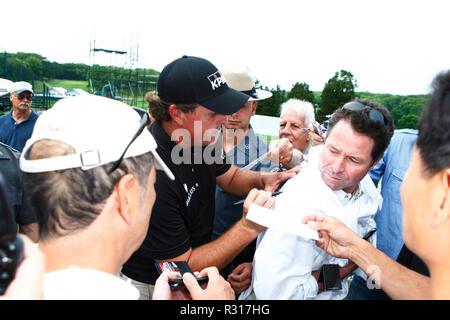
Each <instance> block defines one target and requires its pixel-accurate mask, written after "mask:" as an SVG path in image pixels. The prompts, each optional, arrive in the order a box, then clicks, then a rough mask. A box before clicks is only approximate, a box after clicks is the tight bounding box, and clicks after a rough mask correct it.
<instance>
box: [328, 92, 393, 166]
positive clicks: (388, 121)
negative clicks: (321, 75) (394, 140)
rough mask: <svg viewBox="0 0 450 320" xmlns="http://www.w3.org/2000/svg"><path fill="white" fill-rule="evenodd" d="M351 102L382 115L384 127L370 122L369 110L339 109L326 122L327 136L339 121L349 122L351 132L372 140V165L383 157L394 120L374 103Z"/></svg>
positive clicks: (358, 100) (375, 122) (360, 100)
mask: <svg viewBox="0 0 450 320" xmlns="http://www.w3.org/2000/svg"><path fill="white" fill-rule="evenodd" d="M353 101H357V102H359V103H361V104H363V105H365V106H368V107H370V108H372V109H375V110H377V111H379V112H380V113H381V114H382V115H383V118H384V125H383V124H382V123H380V122H379V121H376V120H372V119H371V118H370V115H369V112H370V108H366V109H362V110H358V111H352V110H348V109H343V108H339V109H337V110H336V111H335V112H334V113H333V115H332V116H331V119H330V120H329V122H328V135H329V134H330V133H331V131H332V130H333V128H334V126H335V125H336V124H337V123H338V122H339V121H340V120H343V119H344V120H347V121H349V122H350V124H351V126H352V128H353V130H355V131H356V132H359V133H361V134H364V135H366V136H369V137H370V138H372V139H373V141H374V145H373V149H372V153H371V155H372V163H374V162H375V161H377V160H378V159H380V158H381V157H383V154H384V151H385V150H386V148H387V147H388V145H389V142H390V140H391V137H392V135H393V133H394V120H393V118H392V116H391V114H390V112H389V110H388V109H386V108H385V107H383V106H382V105H380V104H378V103H376V102H374V101H371V100H366V99H358V98H357V99H354V100H353Z"/></svg>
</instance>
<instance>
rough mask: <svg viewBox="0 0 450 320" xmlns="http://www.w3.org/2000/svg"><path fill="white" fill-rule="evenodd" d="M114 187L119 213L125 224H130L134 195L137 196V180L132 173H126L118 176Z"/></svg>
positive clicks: (134, 206) (134, 204)
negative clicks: (118, 178) (120, 176)
mask: <svg viewBox="0 0 450 320" xmlns="http://www.w3.org/2000/svg"><path fill="white" fill-rule="evenodd" d="M115 188H116V190H117V197H118V201H119V208H118V209H119V215H120V217H121V218H122V220H123V221H124V222H125V223H126V224H131V222H132V220H133V217H134V213H135V212H134V211H135V208H136V203H135V201H136V197H139V187H138V185H137V181H136V179H135V178H134V177H133V175H131V174H126V175H124V176H123V177H122V178H120V180H119V182H118V183H117V184H116V187H115ZM136 193H137V194H136ZM137 205H138V204H137Z"/></svg>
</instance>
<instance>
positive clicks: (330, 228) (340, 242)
mask: <svg viewBox="0 0 450 320" xmlns="http://www.w3.org/2000/svg"><path fill="white" fill-rule="evenodd" d="M302 223H305V224H306V223H307V224H308V226H309V227H310V228H312V229H314V230H317V231H319V238H320V239H319V241H316V244H317V246H318V247H320V248H321V249H323V250H325V252H326V253H328V254H330V255H332V256H334V257H336V258H344V259H348V258H349V251H350V248H351V246H353V245H354V244H355V243H356V242H357V241H359V240H361V238H360V237H359V236H358V235H357V234H356V233H354V232H353V231H352V230H350V229H349V228H347V227H346V226H345V225H344V224H343V223H342V222H340V221H339V220H337V219H336V218H334V217H330V216H324V215H310V216H306V217H304V218H303V219H302Z"/></svg>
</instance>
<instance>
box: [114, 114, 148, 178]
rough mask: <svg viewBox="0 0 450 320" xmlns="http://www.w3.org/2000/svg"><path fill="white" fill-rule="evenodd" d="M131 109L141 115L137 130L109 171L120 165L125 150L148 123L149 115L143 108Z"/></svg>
mask: <svg viewBox="0 0 450 320" xmlns="http://www.w3.org/2000/svg"><path fill="white" fill-rule="evenodd" d="M133 109H134V110H136V111H137V112H138V113H139V114H140V115H142V118H141V121H140V122H139V128H138V129H137V131H136V133H135V134H134V136H133V138H131V141H130V143H129V144H128V145H127V147H126V148H125V150H124V151H123V153H122V155H121V156H120V158H119V159H117V160H116V161H115V162H114V163H113V166H112V167H111V169H109V173H112V172H114V170H116V169H117V168H118V167H119V166H120V164H121V163H122V160H123V157H124V156H125V153H126V152H127V150H128V148H129V147H130V146H131V144H132V143H133V142H134V140H136V139H137V137H139V135H140V134H141V133H142V131H144V129H145V127H146V126H147V125H149V124H150V117H149V115H148V113H147V112H146V111H145V110H141V109H138V108H133Z"/></svg>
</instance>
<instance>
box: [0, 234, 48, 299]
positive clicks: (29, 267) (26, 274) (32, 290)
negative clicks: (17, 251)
mask: <svg viewBox="0 0 450 320" xmlns="http://www.w3.org/2000/svg"><path fill="white" fill-rule="evenodd" d="M20 237H21V238H22V241H23V245H24V251H23V260H22V262H21V263H20V265H19V267H18V269H17V271H16V276H15V278H14V280H13V281H12V282H11V283H10V284H9V286H8V288H7V289H6V292H5V294H4V295H3V296H1V297H0V300H1V299H13V300H31V299H33V300H35V299H43V291H42V287H43V275H44V271H45V256H44V254H43V253H42V252H41V250H39V248H38V247H36V246H35V245H34V243H33V242H32V241H31V240H30V239H29V238H28V237H27V236H24V235H20Z"/></svg>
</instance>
